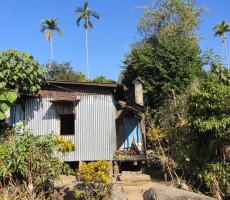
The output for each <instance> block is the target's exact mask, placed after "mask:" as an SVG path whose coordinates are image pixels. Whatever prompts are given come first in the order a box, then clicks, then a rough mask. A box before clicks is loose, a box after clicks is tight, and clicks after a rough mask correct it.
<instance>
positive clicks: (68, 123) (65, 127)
mask: <svg viewBox="0 0 230 200" xmlns="http://www.w3.org/2000/svg"><path fill="white" fill-rule="evenodd" d="M74 121H75V117H74V114H65V115H60V122H61V135H74Z"/></svg>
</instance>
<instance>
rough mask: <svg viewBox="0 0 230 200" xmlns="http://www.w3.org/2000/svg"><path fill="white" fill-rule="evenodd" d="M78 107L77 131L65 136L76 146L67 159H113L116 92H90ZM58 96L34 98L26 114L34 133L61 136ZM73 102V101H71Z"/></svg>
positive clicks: (76, 116)
mask: <svg viewBox="0 0 230 200" xmlns="http://www.w3.org/2000/svg"><path fill="white" fill-rule="evenodd" d="M78 99H80V101H78V103H77V104H75V106H74V113H75V134H74V135H63V137H64V138H65V139H71V140H72V141H73V143H74V144H75V145H76V151H74V152H71V153H69V154H68V155H65V156H64V157H63V158H64V160H65V161H80V160H81V161H92V160H100V159H106V160H112V158H113V152H114V151H115V150H116V127H115V119H116V108H115V105H114V102H113V97H112V95H109V94H100V95H98V94H86V95H81V96H80V98H79V97H78ZM53 100H54V98H30V99H28V100H27V101H26V105H25V114H26V119H27V120H28V128H30V129H32V130H33V132H34V134H36V135H43V134H48V133H53V134H55V135H60V119H59V113H58V111H57V106H56V105H55V102H53ZM70 103H71V102H70Z"/></svg>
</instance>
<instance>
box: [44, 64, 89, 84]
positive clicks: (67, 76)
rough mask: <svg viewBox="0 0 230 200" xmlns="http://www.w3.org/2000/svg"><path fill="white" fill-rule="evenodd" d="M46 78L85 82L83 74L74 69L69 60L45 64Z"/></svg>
mask: <svg viewBox="0 0 230 200" xmlns="http://www.w3.org/2000/svg"><path fill="white" fill-rule="evenodd" d="M46 69H47V78H48V79H50V80H62V81H78V82H86V81H87V80H86V76H85V74H83V73H81V72H76V71H74V69H73V67H72V66H71V64H70V62H64V63H61V64H58V63H57V62H54V61H53V62H52V63H51V64H50V63H48V64H46Z"/></svg>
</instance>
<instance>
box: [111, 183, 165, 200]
mask: <svg viewBox="0 0 230 200" xmlns="http://www.w3.org/2000/svg"><path fill="white" fill-rule="evenodd" d="M159 185H165V184H164V183H163V182H155V181H144V182H126V183H120V184H119V183H116V184H115V185H114V187H116V188H119V189H121V191H122V193H123V194H124V196H125V197H126V198H127V200H141V199H143V193H144V192H145V191H146V190H148V189H149V188H151V187H153V186H159Z"/></svg>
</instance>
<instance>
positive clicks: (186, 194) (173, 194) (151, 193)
mask: <svg viewBox="0 0 230 200" xmlns="http://www.w3.org/2000/svg"><path fill="white" fill-rule="evenodd" d="M143 199H144V200H165V199H167V200H213V198H211V197H208V196H205V195H200V194H197V193H194V192H190V191H186V190H182V189H177V188H174V187H169V186H155V187H151V188H149V189H148V190H147V191H145V192H144V194H143Z"/></svg>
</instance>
